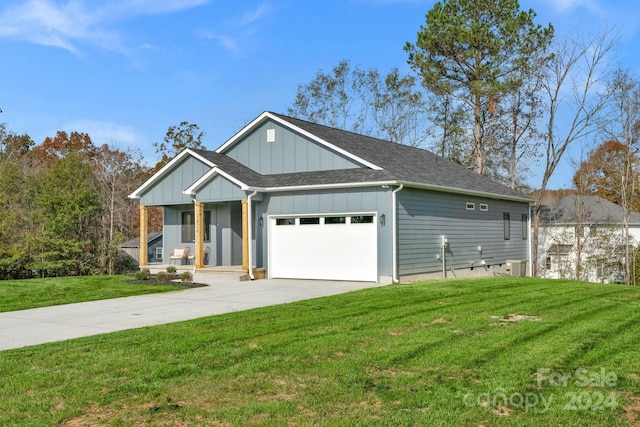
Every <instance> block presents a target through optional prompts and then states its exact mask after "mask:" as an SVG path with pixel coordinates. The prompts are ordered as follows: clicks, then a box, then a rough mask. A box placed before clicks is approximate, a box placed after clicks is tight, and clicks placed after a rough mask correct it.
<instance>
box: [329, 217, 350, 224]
mask: <svg viewBox="0 0 640 427" xmlns="http://www.w3.org/2000/svg"><path fill="white" fill-rule="evenodd" d="M346 222H347V218H346V217H344V216H328V217H325V219H324V223H325V224H346Z"/></svg>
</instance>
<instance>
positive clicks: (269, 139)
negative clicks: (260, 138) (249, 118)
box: [267, 129, 276, 142]
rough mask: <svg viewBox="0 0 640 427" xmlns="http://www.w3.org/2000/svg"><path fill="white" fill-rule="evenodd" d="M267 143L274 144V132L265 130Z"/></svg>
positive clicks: (273, 130)
mask: <svg viewBox="0 0 640 427" xmlns="http://www.w3.org/2000/svg"><path fill="white" fill-rule="evenodd" d="M267 142H276V130H275V129H267Z"/></svg>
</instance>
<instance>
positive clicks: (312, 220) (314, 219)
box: [300, 216, 320, 225]
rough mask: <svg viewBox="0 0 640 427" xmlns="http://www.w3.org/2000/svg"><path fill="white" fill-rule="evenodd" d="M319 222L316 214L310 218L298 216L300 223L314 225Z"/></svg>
mask: <svg viewBox="0 0 640 427" xmlns="http://www.w3.org/2000/svg"><path fill="white" fill-rule="evenodd" d="M316 224H320V218H318V217H317V216H315V217H312V218H300V225H316Z"/></svg>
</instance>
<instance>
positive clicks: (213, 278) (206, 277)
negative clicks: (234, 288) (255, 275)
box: [193, 270, 247, 283]
mask: <svg viewBox="0 0 640 427" xmlns="http://www.w3.org/2000/svg"><path fill="white" fill-rule="evenodd" d="M245 280H247V273H244V272H238V271H206V270H205V271H196V274H195V275H194V276H193V281H194V282H196V283H198V282H201V283H209V282H217V281H220V282H243V281H245Z"/></svg>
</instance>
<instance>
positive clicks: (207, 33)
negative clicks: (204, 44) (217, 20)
mask: <svg viewBox="0 0 640 427" xmlns="http://www.w3.org/2000/svg"><path fill="white" fill-rule="evenodd" d="M196 33H197V36H198V37H200V38H203V39H209V40H214V41H216V42H217V43H218V44H219V45H220V46H221V47H222V48H224V49H225V50H228V51H231V52H238V50H239V46H238V42H237V40H235V39H234V38H233V37H231V36H227V35H224V34H216V33H214V32H213V31H211V30H198V31H196Z"/></svg>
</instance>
